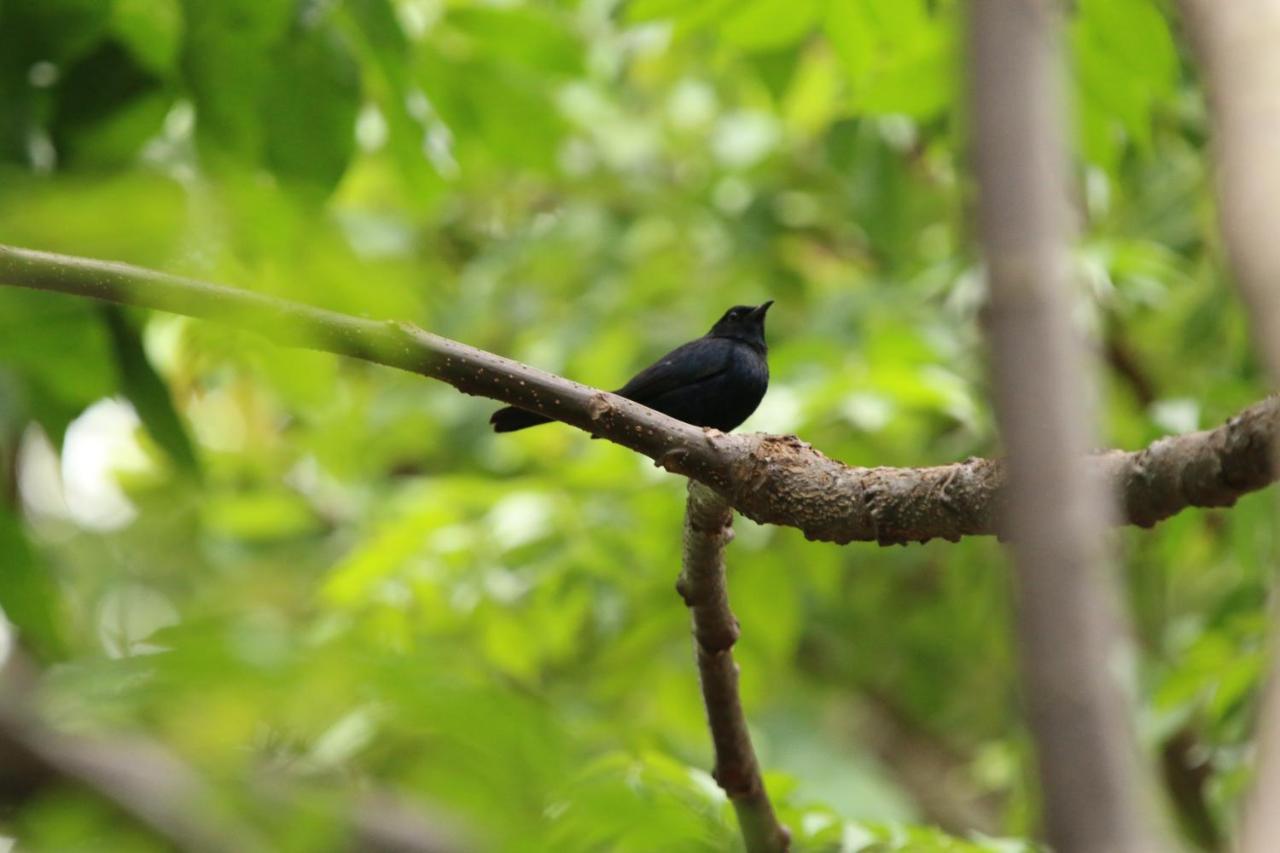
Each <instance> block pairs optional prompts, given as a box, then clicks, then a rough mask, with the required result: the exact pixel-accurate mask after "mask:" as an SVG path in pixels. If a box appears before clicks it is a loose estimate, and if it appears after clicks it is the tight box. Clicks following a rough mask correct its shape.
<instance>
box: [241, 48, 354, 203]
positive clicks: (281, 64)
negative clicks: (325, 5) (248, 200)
mask: <svg viewBox="0 0 1280 853" xmlns="http://www.w3.org/2000/svg"><path fill="white" fill-rule="evenodd" d="M359 107H360V73H359V69H358V68H357V66H356V63H355V61H354V60H353V59H352V57H351V53H350V51H348V50H347V47H346V45H345V44H344V43H343V42H342V41H341V40H339V39H338V37H337V35H336V34H335V33H334V32H333V31H332V30H330V29H329V28H327V27H319V28H315V29H307V30H301V31H295V32H294V33H292V34H291V35H290V36H288V37H287V38H286V39H285V40H284V43H283V44H281V45H279V46H278V47H277V48H276V56H275V62H274V63H273V67H272V73H271V75H270V77H269V78H268V79H267V81H266V86H265V90H264V92H263V102H262V125H263V128H264V131H265V134H266V163H267V165H268V167H269V168H270V169H271V171H273V172H274V173H275V174H276V175H278V176H280V177H281V178H282V179H284V180H285V181H289V182H292V183H295V184H298V185H302V186H304V187H306V188H308V189H311V190H315V191H318V192H319V193H320V194H321V195H322V196H323V195H327V194H328V192H329V191H330V190H332V189H333V187H334V186H335V185H336V184H337V183H338V180H339V179H340V178H341V177H342V175H343V173H344V172H345V171H346V168H347V163H348V162H349V161H350V160H351V155H352V152H353V150H354V149H355V121H356V112H357V110H358V109H359Z"/></svg>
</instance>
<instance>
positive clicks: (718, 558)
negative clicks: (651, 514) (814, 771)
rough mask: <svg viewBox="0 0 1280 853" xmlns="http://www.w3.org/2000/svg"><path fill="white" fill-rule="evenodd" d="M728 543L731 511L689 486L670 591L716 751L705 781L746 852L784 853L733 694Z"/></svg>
mask: <svg viewBox="0 0 1280 853" xmlns="http://www.w3.org/2000/svg"><path fill="white" fill-rule="evenodd" d="M732 539H733V510H732V509H731V508H730V507H729V505H728V504H726V503H725V502H724V500H723V499H722V498H721V497H720V496H719V495H717V494H716V493H715V492H713V491H711V490H710V489H708V488H706V487H705V486H702V485H699V484H698V483H690V484H689V501H688V504H687V506H686V509H685V517H684V559H683V563H682V566H681V570H680V580H679V581H678V582H677V583H676V590H677V591H678V592H679V593H680V597H681V598H683V599H684V603H685V605H686V606H688V608H689V612H690V614H691V616H692V619H693V640H694V643H693V645H694V655H695V657H696V658H697V661H698V680H699V681H700V683H701V684H702V699H703V704H704V705H705V707H706V709H707V725H708V728H710V729H711V740H712V742H713V743H714V745H715V753H716V765H715V770H714V771H713V773H712V775H714V776H715V780H716V782H718V783H719V784H720V787H721V788H723V789H724V792H725V794H727V795H728V797H729V802H731V803H733V808H734V811H735V812H737V815H738V825H739V826H740V827H741V830H742V840H743V842H744V843H745V844H746V848H747V850H748V851H749V853H784V851H786V850H788V849H790V846H791V834H790V833H789V832H788V831H787V828H786V827H784V826H782V825H781V824H780V823H778V818H777V816H776V815H775V814H774V812H773V805H772V804H771V803H770V802H769V795H768V793H767V792H766V791H765V788H764V779H763V778H761V776H760V763H759V762H758V761H757V760H756V752H755V748H754V747H753V746H752V745H751V734H750V732H748V731H747V718H746V715H745V714H744V713H743V711H742V700H741V698H739V695H738V665H737V664H736V663H734V662H733V645H734V643H736V642H737V641H738V620H737V619H736V618H734V615H733V611H731V610H730V609H729V586H728V580H727V578H726V575H725V564H724V548H725V546H726V545H727V544H729V542H730V541H731V540H732Z"/></svg>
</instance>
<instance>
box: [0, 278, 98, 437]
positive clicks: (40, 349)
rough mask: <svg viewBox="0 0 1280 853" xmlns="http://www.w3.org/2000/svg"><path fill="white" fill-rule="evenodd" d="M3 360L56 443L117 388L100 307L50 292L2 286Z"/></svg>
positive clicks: (0, 361) (0, 352)
mask: <svg viewBox="0 0 1280 853" xmlns="http://www.w3.org/2000/svg"><path fill="white" fill-rule="evenodd" d="M0 365H3V366H5V367H6V368H8V369H9V370H11V371H12V372H13V373H14V374H15V375H16V376H17V377H18V379H19V381H20V382H21V383H22V385H23V389H24V392H25V397H26V400H25V402H26V408H27V416H28V417H31V418H34V419H35V420H36V421H38V422H39V423H40V424H41V425H42V426H43V427H44V428H45V430H46V431H47V432H48V433H49V437H50V438H51V439H52V440H53V442H54V444H55V445H56V444H58V443H59V442H61V440H62V434H63V432H64V431H65V430H66V428H67V425H68V424H69V423H70V422H71V421H72V420H73V419H74V418H75V417H76V416H77V415H78V414H80V412H81V411H83V410H84V408H85V407H86V406H87V405H89V404H90V403H92V402H93V401H94V400H98V399H100V398H102V397H106V396H109V395H110V394H112V393H113V392H114V391H115V387H116V385H115V377H114V376H113V375H112V373H111V367H110V365H111V356H110V349H109V346H108V342H107V339H106V336H105V334H104V333H103V328H102V324H101V322H99V320H98V318H97V316H96V307H95V306H94V305H92V304H90V303H88V302H85V301H83V300H77V299H72V298H67V297H61V296H54V295H51V294H47V293H37V292H30V291H22V290H16V289H14V288H0Z"/></svg>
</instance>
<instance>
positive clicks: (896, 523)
mask: <svg viewBox="0 0 1280 853" xmlns="http://www.w3.org/2000/svg"><path fill="white" fill-rule="evenodd" d="M0 285H11V286H17V287H26V288H32V289H35V290H44V291H52V292H57V293H65V294H71V295H75V296H82V297H89V298H93V299H101V300H105V301H107V302H115V303H119V304H122V305H136V306H140V307H144V308H152V309H155V310H159V311H170V312H173V313H176V314H184V315H187V316H191V317H203V318H206V319H211V320H217V321H221V322H224V323H227V324H230V325H233V326H238V327H241V328H247V329H252V330H256V331H258V332H261V333H262V334H263V335H265V336H266V337H267V338H268V339H269V340H271V341H273V342H275V343H278V344H283V345H292V346H302V347H308V348H311V349H318V350H323V351H325V352H333V353H337V354H339V355H347V356H351V357H353V358H359V359H363V360H365V361H371V362H375V363H378V364H384V365H388V366H390V367H396V368H399V369H401V370H407V371H411V372H414V373H419V374H421V375H423V376H428V377H431V378H434V379H439V380H441V381H443V382H447V383H449V384H450V385H452V386H454V387H455V388H457V389H459V390H460V391H463V392H464V393H467V394H479V395H482V396H486V397H490V398H492V399H494V400H499V401H501V402H503V403H509V404H512V405H517V406H522V407H524V408H527V409H531V410H533V411H536V412H540V413H542V414H544V415H547V416H548V417H552V418H555V419H556V420H559V421H563V422H565V423H568V424H571V425H572V426H575V427H578V428H579V429H582V430H585V431H587V432H589V433H590V434H592V435H594V436H598V437H600V438H605V439H608V440H609V441H612V442H614V443H616V444H620V445H622V446H623V447H627V448H629V449H631V450H634V451H636V452H637V453H641V454H644V455H645V456H647V457H649V458H650V459H653V460H655V462H656V463H657V464H658V465H660V466H662V467H663V468H665V469H667V470H668V471H671V472H673V473H676V474H680V475H683V476H686V477H690V478H691V479H694V480H697V481H698V482H701V483H703V484H705V485H707V486H710V487H711V488H713V489H714V490H715V491H716V492H718V493H719V494H720V495H721V496H722V497H723V498H725V499H726V500H727V501H728V502H729V503H730V504H731V505H732V506H733V507H734V508H735V509H737V510H738V511H739V512H741V513H742V514H743V515H745V516H746V517H747V518H750V519H752V520H754V521H757V522H759V523H761V524H779V525H784V526H788V527H796V528H799V529H800V530H802V531H803V532H804V534H805V536H806V537H808V538H809V539H813V540H821V541H828V542H838V543H840V544H845V543H848V542H878V543H879V544H881V545H894V544H905V543H907V542H926V541H928V540H930V539H935V538H942V539H948V540H952V541H955V540H958V539H959V538H960V537H962V536H976V535H990V534H993V533H996V532H997V530H996V518H997V517H998V516H999V512H1000V509H1001V507H1002V505H1003V502H1004V492H1005V468H1004V465H1003V464H1002V463H1001V462H999V461H994V460H986V459H969V460H966V461H964V462H958V463H955V464H952V465H943V466H938V467H932V468H858V467H853V466H849V465H845V464H843V463H841V462H838V461H836V460H833V459H831V458H829V457H827V456H825V455H824V454H822V453H821V452H819V451H817V450H815V449H814V448H812V447H811V446H809V445H808V444H806V443H805V442H803V441H801V440H800V439H798V438H796V437H794V436H773V435H764V434H762V433H752V434H745V435H719V434H716V433H714V432H709V431H704V430H702V429H699V428H697V427H693V426H690V425H689V424H686V423H682V422H680V421H677V420H675V419H674V418H669V417H667V416H666V415H663V414H660V413H658V412H655V411H653V410H652V409H648V408H646V407H644V406H641V405H640V404H638V403H633V402H631V401H630V400H626V399H623V398H622V397H618V396H617V395H614V394H609V393H606V392H604V391H600V390H598V389H595V388H589V387H587V386H585V385H580V384H578V383H576V382H571V381H569V380H567V379H562V378H560V377H558V376H555V375H553V374H551V373H547V372H546V371H542V370H538V369H537V368H534V367H529V366H527V365H523V364H520V363H519V362H516V361H512V360H510V359H506V358H502V357H501V356H497V355H493V354H491V353H487V352H484V351H483V350H479V349H475V348H473V347H469V346H466V345H465V344H460V343H457V342H455V341H451V340H449V339H447V338H442V337H440V336H438V335H433V334H430V333H428V332H425V331H423V330H421V329H418V328H416V327H413V326H410V325H407V324H400V323H390V322H380V321H375V320H368V319H364V318H359V317H351V316H347V315H344V314H338V313H335V312H332V311H324V310H321V309H318V308H313V307H310V306H306V305H299V304H296V303H291V302H286V301H284V300H280V299H274V298H272V297H269V296H263V295H261V294H257V293H253V292H250V291H245V290H238V289H234V288H229V287H220V286H218V285H215V284H209V283H207V282H202V281H196V280H193V279H188V278H182V277H179V276H174V275H167V274H165V273H160V272H155V271H153V270H146V269H142V268H139V267H134V266H129V265H126V264H118V263H111V262H107V261H98V260H89V259H85V258H75V257H69V256H66V255H54V254H49V253H47V252H34V251H30V250H26V249H17V248H12V247H5V246H0ZM1276 435H1280V401H1277V400H1275V399H1268V400H1265V401H1263V402H1261V403H1259V404H1257V405H1255V406H1253V407H1251V408H1249V409H1247V410H1245V411H1244V412H1242V413H1241V414H1240V415H1239V416H1237V417H1235V418H1233V419H1232V420H1231V421H1229V422H1228V423H1227V424H1226V425H1225V426H1223V427H1220V428H1219V429H1217V430H1212V431H1208V432H1198V433H1191V434H1188V435H1183V436H1177V437H1173V438H1165V439H1161V440H1160V441H1157V442H1156V443H1155V444H1153V445H1151V446H1150V447H1149V448H1147V449H1146V450H1143V451H1140V452H1135V453H1124V452H1120V451H1110V452H1107V453H1102V454H1097V455H1094V456H1091V457H1089V459H1088V462H1087V466H1088V468H1089V469H1090V470H1091V471H1095V472H1097V473H1098V474H1100V475H1102V476H1105V477H1108V478H1109V479H1110V480H1111V482H1112V483H1113V485H1114V486H1115V487H1116V488H1117V489H1119V490H1120V494H1121V502H1122V505H1123V509H1124V518H1125V520H1126V521H1127V522H1128V523H1130V524H1136V525H1139V526H1142V527H1150V526H1151V525H1153V524H1155V523H1156V522H1158V521H1161V520H1163V519H1165V518H1168V517H1169V516H1171V515H1174V514H1175V513H1178V512H1180V511H1182V510H1183V509H1186V508H1187V507H1193V506H1195V507H1213V506H1230V505H1231V504H1233V503H1234V502H1235V501H1236V500H1237V499H1238V498H1239V497H1240V496H1241V495H1243V494H1245V493H1247V492H1251V491H1255V490H1257V489H1260V488H1262V487H1264V486H1266V485H1267V484H1268V483H1270V482H1271V481H1272V480H1273V479H1274V475H1273V474H1272V467H1271V465H1270V463H1269V461H1268V459H1269V457H1268V453H1269V446H1270V442H1271V439H1272V437H1274V436H1276Z"/></svg>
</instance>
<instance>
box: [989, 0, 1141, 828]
mask: <svg viewBox="0 0 1280 853" xmlns="http://www.w3.org/2000/svg"><path fill="white" fill-rule="evenodd" d="M1060 17H1061V7H1060V6H1059V5H1058V4H1057V3H1056V2H1053V0H975V2H974V3H973V4H972V12H971V21H970V34H971V39H970V62H971V63H972V66H971V68H972V70H971V83H972V105H973V110H974V142H973V148H974V154H975V159H976V166H977V178H978V213H979V220H980V223H979V224H980V226H981V237H982V246H983V253H984V256H985V259H986V264H987V270H988V285H989V288H990V305H989V311H988V314H987V320H988V323H987V331H988V339H989V341H990V344H991V371H992V376H993V379H994V386H995V398H996V414H997V416H998V420H999V424H1000V432H1001V435H1002V437H1003V440H1004V444H1005V447H1006V448H1007V450H1008V454H1009V473H1008V489H1007V490H1006V491H1007V494H1008V497H1009V499H1008V501H1007V503H1006V504H1005V506H1004V507H1003V509H1004V513H1003V516H1004V518H1005V520H1006V521H1007V525H1008V526H1007V531H1006V532H1007V534H1008V538H1009V540H1010V542H1011V552H1012V556H1013V559H1014V563H1015V574H1014V602H1015V610H1016V613H1015V616H1016V618H1015V624H1016V629H1017V635H1018V652H1019V661H1020V664H1021V667H1020V669H1021V673H1022V679H1021V680H1022V692H1023V696H1024V700H1025V703H1026V706H1027V712H1028V727H1029V729H1030V732H1031V736H1032V740H1033V741H1034V743H1035V751H1036V764H1037V767H1038V769H1039V775H1040V789H1041V802H1042V806H1043V820H1044V825H1045V834H1046V836H1047V838H1048V841H1049V844H1050V846H1051V847H1052V848H1053V849H1054V850H1056V851H1058V853H1147V851H1156V850H1161V849H1164V844H1163V842H1162V839H1160V835H1159V832H1158V831H1157V829H1156V828H1155V825H1154V822H1153V814H1154V810H1153V808H1152V805H1153V797H1152V789H1151V786H1150V782H1149V780H1148V778H1147V774H1146V773H1145V772H1144V768H1143V767H1142V764H1141V760H1140V757H1139V750H1138V745H1137V739H1136V736H1135V733H1134V731H1133V724H1132V720H1131V713H1130V709H1129V708H1128V707H1127V704H1126V700H1125V695H1124V693H1123V691H1122V689H1121V685H1120V684H1119V683H1117V680H1116V671H1115V667H1114V665H1113V664H1114V662H1115V661H1116V660H1117V658H1118V657H1119V655H1120V654H1121V652H1122V649H1121V648H1120V638H1121V636H1122V635H1123V630H1122V624H1123V619H1122V616H1121V615H1120V612H1119V609H1118V608H1117V607H1116V601H1117V594H1116V590H1115V588H1114V587H1115V582H1114V578H1113V577H1112V576H1111V575H1110V573H1109V572H1108V568H1109V566H1108V559H1107V554H1106V548H1105V539H1106V537H1105V536H1104V532H1105V526H1106V524H1107V522H1108V519H1109V516H1110V505H1111V502H1112V501H1111V498H1112V495H1111V494H1109V493H1108V492H1107V490H1106V489H1105V484H1104V483H1103V482H1102V480H1101V478H1095V477H1093V476H1091V473H1092V472H1091V471H1090V470H1089V468H1088V467H1086V466H1083V465H1081V464H1080V459H1081V458H1082V457H1083V456H1084V455H1085V452H1086V450H1087V449H1088V447H1089V446H1090V444H1091V433H1092V430H1093V427H1094V424H1093V407H1092V405H1091V403H1092V401H1093V389H1092V387H1091V383H1090V382H1089V381H1088V379H1087V374H1086V372H1085V370H1084V364H1085V358H1084V355H1085V348H1084V346H1083V342H1082V341H1081V340H1080V339H1079V336H1078V335H1077V334H1076V332H1075V330H1074V329H1073V328H1072V325H1071V320H1070V315H1071V311H1070V308H1071V300H1070V298H1069V287H1070V281H1069V278H1068V270H1069V268H1070V265H1069V262H1068V254H1067V247H1068V241H1069V235H1070V232H1071V228H1070V213H1069V210H1070V209H1069V206H1068V194H1067V160H1066V152H1065V149H1064V146H1063V140H1064V138H1065V122H1064V121H1063V114H1064V108H1063V98H1062V88H1063V86H1062V80H1061V75H1062V61H1061V56H1060V48H1059V43H1058V41H1059V30H1060V28H1061V21H1060Z"/></svg>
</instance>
